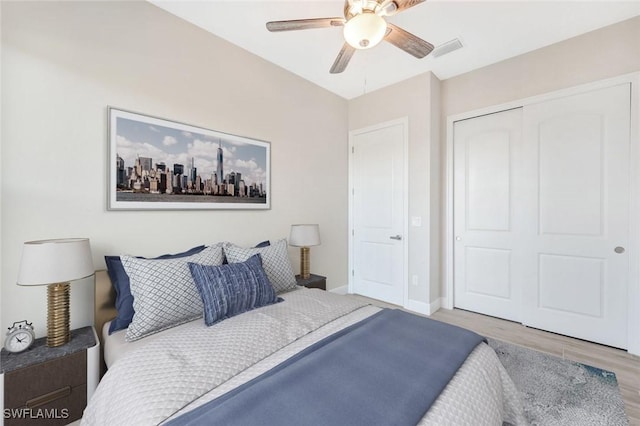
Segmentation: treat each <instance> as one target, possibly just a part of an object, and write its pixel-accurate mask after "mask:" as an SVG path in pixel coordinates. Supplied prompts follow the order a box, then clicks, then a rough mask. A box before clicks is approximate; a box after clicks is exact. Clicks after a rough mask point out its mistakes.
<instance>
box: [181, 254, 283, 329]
mask: <svg viewBox="0 0 640 426" xmlns="http://www.w3.org/2000/svg"><path fill="white" fill-rule="evenodd" d="M189 269H191V275H192V276H193V279H194V281H195V282H196V287H197V288H198V291H199V292H200V296H201V297H202V303H203V305H204V322H205V324H206V325H208V326H211V325H213V324H215V323H216V322H218V321H221V320H223V319H225V318H230V317H232V316H234V315H238V314H241V313H243V312H247V311H250V310H252V309H255V308H259V307H261V306H266V305H271V304H273V303H276V302H277V301H278V296H277V295H276V291H275V290H274V289H273V286H272V285H271V283H270V282H269V279H268V278H267V274H266V273H265V271H264V269H263V268H262V261H261V260H260V255H258V254H256V255H253V256H251V257H250V258H249V259H248V260H247V261H246V262H241V263H230V264H227V265H222V266H207V265H200V264H197V263H189Z"/></svg>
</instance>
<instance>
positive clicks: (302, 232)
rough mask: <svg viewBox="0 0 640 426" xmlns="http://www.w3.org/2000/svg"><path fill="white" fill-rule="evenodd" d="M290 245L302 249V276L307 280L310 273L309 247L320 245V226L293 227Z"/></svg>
mask: <svg viewBox="0 0 640 426" xmlns="http://www.w3.org/2000/svg"><path fill="white" fill-rule="evenodd" d="M289 245H291V246H294V247H300V276H301V277H302V279H305V280H306V279H307V278H309V276H310V273H309V264H310V262H309V247H312V246H318V245H320V229H319V226H318V225H291V234H290V235H289Z"/></svg>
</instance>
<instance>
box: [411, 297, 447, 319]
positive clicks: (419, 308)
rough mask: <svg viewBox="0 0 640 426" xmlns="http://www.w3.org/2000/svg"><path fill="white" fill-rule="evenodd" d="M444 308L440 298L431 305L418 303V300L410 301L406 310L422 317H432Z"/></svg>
mask: <svg viewBox="0 0 640 426" xmlns="http://www.w3.org/2000/svg"><path fill="white" fill-rule="evenodd" d="M441 306H442V299H440V298H438V299H436V300H434V301H433V302H431V303H424V302H418V301H417V300H408V301H407V304H406V305H405V306H404V308H405V309H407V310H409V311H413V312H417V313H419V314H422V315H431V314H432V313H434V312H435V311H437V310H438V309H440V307H441Z"/></svg>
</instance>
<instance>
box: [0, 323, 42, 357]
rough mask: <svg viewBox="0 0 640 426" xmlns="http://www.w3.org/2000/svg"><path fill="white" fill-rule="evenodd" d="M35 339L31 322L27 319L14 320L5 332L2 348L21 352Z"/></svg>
mask: <svg viewBox="0 0 640 426" xmlns="http://www.w3.org/2000/svg"><path fill="white" fill-rule="evenodd" d="M35 339H36V335H35V333H34V332H33V325H32V324H31V323H29V322H27V320H24V321H18V322H14V323H13V325H12V326H11V327H9V331H8V332H7V338H6V339H5V341H4V348H5V349H6V350H7V351H9V352H14V353H17V352H22V351H24V350H26V349H29V347H31V345H32V344H33V341H34V340H35Z"/></svg>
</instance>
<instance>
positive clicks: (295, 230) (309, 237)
mask: <svg viewBox="0 0 640 426" xmlns="http://www.w3.org/2000/svg"><path fill="white" fill-rule="evenodd" d="M289 245H292V246H294V247H311V246H319V245H320V227H319V226H318V225H291V234H290V235H289Z"/></svg>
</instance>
